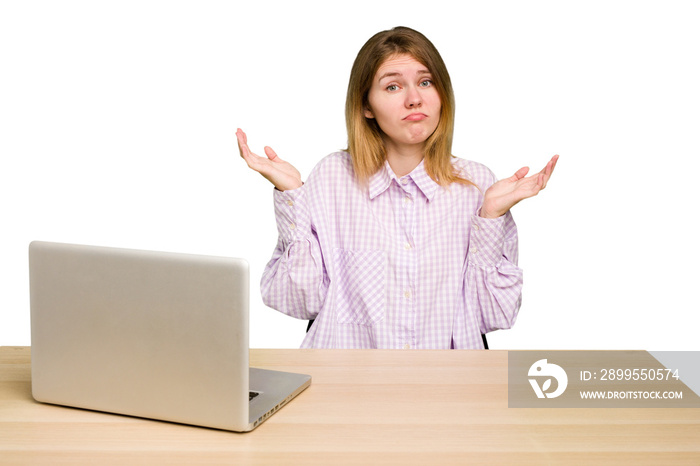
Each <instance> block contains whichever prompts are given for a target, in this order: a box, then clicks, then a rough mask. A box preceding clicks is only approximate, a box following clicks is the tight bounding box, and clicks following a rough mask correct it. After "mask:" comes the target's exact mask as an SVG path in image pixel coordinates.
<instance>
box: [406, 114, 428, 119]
mask: <svg viewBox="0 0 700 466" xmlns="http://www.w3.org/2000/svg"><path fill="white" fill-rule="evenodd" d="M426 118H428V115H426V114H425V113H411V114H410V115H408V116H407V117H406V118H404V120H406V121H420V120H425V119H426Z"/></svg>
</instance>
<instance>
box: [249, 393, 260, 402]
mask: <svg viewBox="0 0 700 466" xmlns="http://www.w3.org/2000/svg"><path fill="white" fill-rule="evenodd" d="M258 395H260V393H259V392H248V401H251V400H252V399H253V398H255V397H256V396H258Z"/></svg>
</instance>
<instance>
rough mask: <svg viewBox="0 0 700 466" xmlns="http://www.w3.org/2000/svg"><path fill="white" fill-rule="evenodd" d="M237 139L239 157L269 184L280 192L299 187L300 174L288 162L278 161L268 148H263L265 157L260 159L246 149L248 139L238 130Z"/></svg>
mask: <svg viewBox="0 0 700 466" xmlns="http://www.w3.org/2000/svg"><path fill="white" fill-rule="evenodd" d="M236 138H237V139H238V151H239V152H240V153H241V157H243V160H245V162H246V163H247V164H248V167H250V168H251V169H253V170H255V171H256V172H258V173H260V174H261V175H262V176H264V177H265V178H266V179H267V180H268V181H270V183H272V184H273V185H275V188H277V189H278V190H280V191H288V190H291V189H296V188H299V187H301V185H303V184H304V183H303V182H302V181H301V174H300V173H299V171H298V170H297V169H296V168H294V167H293V166H292V165H291V164H290V163H289V162H285V161H284V160H282V159H280V158H279V157H278V156H277V154H276V153H275V151H273V150H272V148H270V147H267V146H266V147H265V155H267V157H261V156H259V155H256V154H254V153H252V152H251V151H250V148H249V147H248V137H247V136H246V134H245V133H244V132H243V131H242V130H241V129H240V128H238V130H237V131H236Z"/></svg>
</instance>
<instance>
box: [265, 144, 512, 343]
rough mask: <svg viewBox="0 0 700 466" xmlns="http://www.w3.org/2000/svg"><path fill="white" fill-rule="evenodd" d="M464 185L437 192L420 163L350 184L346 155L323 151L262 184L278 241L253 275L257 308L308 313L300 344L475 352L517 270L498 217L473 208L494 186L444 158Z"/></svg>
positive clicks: (505, 318)
mask: <svg viewBox="0 0 700 466" xmlns="http://www.w3.org/2000/svg"><path fill="white" fill-rule="evenodd" d="M453 163H454V164H455V165H456V167H457V168H458V170H459V171H460V173H462V176H465V177H467V178H468V179H470V180H471V181H472V182H474V183H475V184H476V185H477V186H479V188H480V190H481V191H480V190H479V189H476V188H475V187H473V186H464V185H460V184H456V183H453V184H452V185H450V186H449V187H447V188H443V187H441V186H440V185H438V184H437V183H435V182H434V181H433V180H432V179H431V178H430V177H429V176H428V174H427V173H426V172H425V169H424V167H423V163H422V162H421V164H420V165H418V167H416V168H415V170H413V171H412V172H411V173H410V174H408V175H406V176H404V177H402V178H397V176H396V175H395V174H394V173H393V171H392V170H391V168H390V167H389V164H388V163H385V164H384V167H383V168H382V169H380V170H379V171H378V172H377V173H375V174H374V175H373V176H372V177H371V178H370V180H369V184H368V185H365V186H363V185H361V184H359V183H358V181H357V180H356V177H355V175H354V172H353V168H352V162H351V159H350V155H349V154H348V153H346V152H337V153H334V154H331V155H329V156H328V157H326V158H324V159H323V160H322V161H321V162H320V163H319V164H318V165H317V166H316V168H314V170H313V171H312V173H311V175H310V176H309V178H308V180H307V181H306V183H305V184H304V185H303V186H302V187H301V188H298V189H294V190H290V191H284V192H281V191H277V190H275V192H274V202H275V214H276V218H277V228H278V230H279V240H278V243H277V247H276V248H275V251H274V253H273V256H272V259H271V260H270V262H269V263H268V264H267V266H266V268H265V271H264V273H263V277H262V280H261V289H262V295H263V301H264V302H265V304H266V305H268V306H270V307H272V308H274V309H277V310H279V311H281V312H283V313H285V314H288V315H290V316H292V317H296V318H299V319H315V322H314V324H313V326H312V327H311V329H310V330H309V332H308V333H307V334H306V338H305V339H304V341H303V343H302V348H314V347H321V348H436V349H447V348H483V342H482V339H481V334H482V333H486V332H490V331H492V330H496V329H505V328H510V327H511V326H512V325H513V322H514V321H515V318H516V316H517V313H518V309H519V308H520V300H521V289H522V271H521V270H520V269H519V268H518V266H517V256H518V239H517V230H516V227H515V223H514V222H513V219H512V217H511V215H510V213H507V214H506V215H504V216H502V217H500V218H497V219H484V218H481V217H479V216H478V215H477V212H478V210H479V208H480V207H481V203H482V202H483V192H484V191H485V190H486V189H487V188H488V187H489V186H490V185H491V184H493V183H494V182H495V177H494V175H493V173H492V172H491V171H490V170H489V169H488V168H486V167H485V166H483V165H481V164H478V163H475V162H470V161H466V160H463V159H458V158H453Z"/></svg>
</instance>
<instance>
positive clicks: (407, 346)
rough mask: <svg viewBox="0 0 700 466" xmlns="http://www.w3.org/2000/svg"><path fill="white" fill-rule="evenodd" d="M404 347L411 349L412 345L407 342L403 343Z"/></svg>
mask: <svg viewBox="0 0 700 466" xmlns="http://www.w3.org/2000/svg"><path fill="white" fill-rule="evenodd" d="M403 349H411V345H409V344H408V343H406V344H405V345H403Z"/></svg>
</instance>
